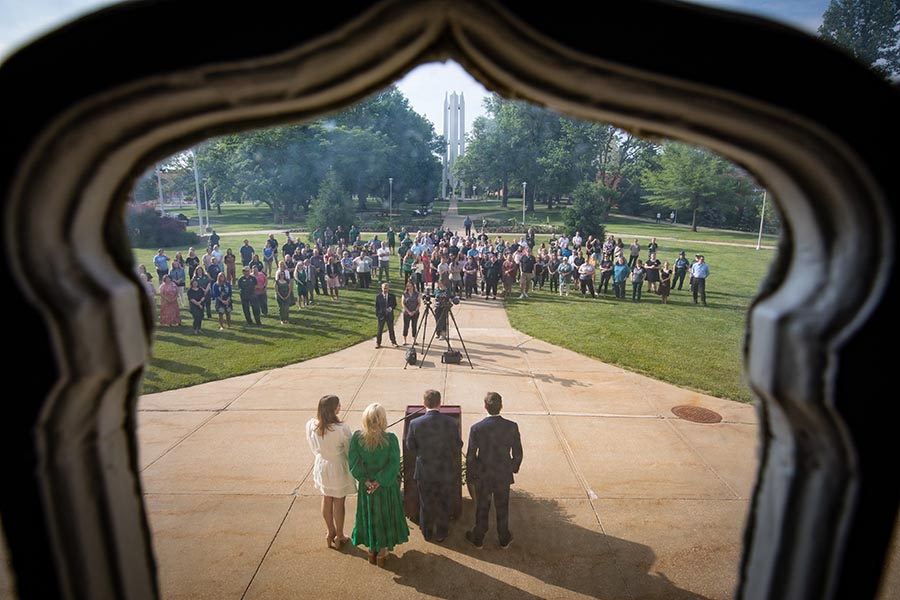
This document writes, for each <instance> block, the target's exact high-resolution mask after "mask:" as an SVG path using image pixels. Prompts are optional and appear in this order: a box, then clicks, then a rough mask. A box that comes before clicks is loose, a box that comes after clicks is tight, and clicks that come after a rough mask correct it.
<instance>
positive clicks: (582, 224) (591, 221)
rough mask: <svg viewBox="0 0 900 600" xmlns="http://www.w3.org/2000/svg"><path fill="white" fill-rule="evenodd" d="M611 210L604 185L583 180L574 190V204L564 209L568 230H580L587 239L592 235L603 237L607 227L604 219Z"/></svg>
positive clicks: (564, 221) (571, 231) (572, 231)
mask: <svg viewBox="0 0 900 600" xmlns="http://www.w3.org/2000/svg"><path fill="white" fill-rule="evenodd" d="M608 212H609V202H607V201H606V200H604V198H603V186H602V185H601V184H600V183H597V182H589V181H583V182H581V183H579V184H578V186H577V187H576V188H575V191H573V192H572V206H570V207H569V208H567V209H566V210H564V211H563V223H564V224H565V226H566V231H568V232H569V233H574V232H576V231H580V232H581V235H582V236H584V238H585V239H587V236H589V235H592V236H594V237H595V238H596V237H599V238H600V239H603V238H604V237H605V233H606V229H605V228H604V226H603V221H604V220H605V219H606V215H607V213H608Z"/></svg>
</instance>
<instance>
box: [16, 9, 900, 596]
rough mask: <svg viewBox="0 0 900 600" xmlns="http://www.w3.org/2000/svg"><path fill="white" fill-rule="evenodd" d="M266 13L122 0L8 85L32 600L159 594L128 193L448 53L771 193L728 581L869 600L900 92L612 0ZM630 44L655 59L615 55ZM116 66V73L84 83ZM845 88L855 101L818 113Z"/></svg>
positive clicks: (888, 518) (765, 591)
mask: <svg viewBox="0 0 900 600" xmlns="http://www.w3.org/2000/svg"><path fill="white" fill-rule="evenodd" d="M254 8H255V10H254V12H253V13H251V14H249V15H245V14H241V15H230V14H211V13H210V12H209V11H206V10H205V7H204V6H201V5H200V4H199V3H197V4H192V5H186V6H184V7H179V14H178V19H177V20H176V21H179V22H173V20H172V19H171V18H170V17H171V15H170V13H168V9H169V4H167V3H164V2H146V3H140V4H133V5H131V4H130V5H124V6H116V7H112V8H110V9H107V10H104V11H102V12H101V13H99V14H97V15H94V16H92V17H89V18H87V19H84V20H82V21H79V22H77V23H75V24H73V25H71V26H69V27H67V28H64V29H63V30H60V31H58V32H55V33H54V34H53V35H51V36H49V37H48V38H46V39H44V40H41V41H39V42H37V43H35V44H33V45H31V46H30V47H28V48H26V49H24V50H23V51H22V52H20V53H18V54H17V55H16V56H14V57H12V58H11V59H10V60H9V61H7V63H6V64H4V65H3V68H2V71H0V81H2V83H3V84H4V89H8V90H11V89H14V90H18V91H19V93H18V94H16V95H10V96H9V97H7V98H5V100H4V102H5V108H6V110H5V111H4V115H5V118H6V123H5V124H4V125H5V130H6V131H8V132H9V133H8V138H7V144H6V147H5V148H4V150H3V152H4V158H5V159H6V160H4V161H2V163H3V164H2V173H3V181H4V184H5V185H4V190H5V200H6V201H5V206H4V211H5V214H4V217H5V219H4V221H5V225H6V229H5V236H4V237H5V250H6V252H5V256H4V260H5V262H6V267H7V272H10V273H12V274H13V279H14V282H15V286H16V292H15V293H14V294H13V295H12V298H11V300H12V301H11V303H10V310H12V311H14V312H15V314H16V316H17V320H18V321H19V323H20V324H21V325H22V326H25V327H27V328H28V329H27V330H28V331H29V336H28V337H27V339H26V341H25V342H24V344H23V352H22V353H21V354H22V356H20V357H19V358H17V359H16V360H15V361H14V362H13V367H14V370H15V371H18V372H28V371H26V370H25V369H26V367H27V366H32V363H36V365H35V366H36V369H37V378H36V380H35V381H34V385H33V389H32V390H31V392H30V393H29V395H28V396H27V397H26V398H23V399H22V400H21V402H20V405H19V406H17V407H16V408H15V409H14V411H13V412H12V414H11V417H10V419H9V420H8V421H7V422H6V423H5V424H4V430H3V432H2V433H3V435H2V437H3V438H4V444H5V446H6V447H5V449H6V451H7V453H6V456H8V457H9V456H22V457H23V459H22V461H20V463H19V464H16V465H12V466H11V468H10V471H9V483H10V485H11V486H12V487H13V488H14V489H16V490H19V491H20V493H19V494H17V495H16V497H12V496H11V495H8V494H7V495H4V498H3V501H2V505H0V510H2V517H3V524H4V529H5V531H6V534H7V539H8V541H9V546H10V551H11V555H12V560H13V565H14V568H15V570H16V574H17V579H18V582H19V590H20V594H21V595H22V596H23V597H30V596H37V595H39V594H44V595H46V593H49V594H50V595H51V596H63V597H75V596H87V597H129V598H139V597H154V596H155V595H156V594H157V591H156V586H155V582H154V560H153V556H152V552H151V550H150V544H149V536H148V532H147V526H146V519H145V516H144V513H143V506H142V502H141V498H140V495H139V493H138V492H139V490H138V488H139V483H138V480H137V477H136V469H135V464H134V463H135V440H134V406H133V404H134V389H135V382H136V381H137V380H138V378H139V377H140V374H141V371H142V368H143V364H144V362H145V360H146V359H147V356H148V351H147V344H148V339H149V338H148V332H149V328H150V324H149V322H148V320H147V317H146V312H145V311H144V307H143V305H142V303H143V302H144V300H143V298H144V297H143V294H142V293H141V291H140V290H139V289H138V287H137V286H136V284H135V282H134V281H133V279H132V278H131V277H130V276H129V273H130V272H131V270H130V268H129V265H128V258H127V253H126V252H125V248H126V247H127V244H125V242H124V235H123V231H122V226H121V215H120V212H121V209H122V206H123V205H124V197H125V191H126V189H127V187H128V185H129V181H130V180H131V178H132V177H133V176H134V175H136V174H137V173H139V172H140V171H141V170H142V168H143V166H144V165H146V164H148V163H150V162H152V160H153V159H154V158H157V157H160V156H163V155H165V154H166V153H167V151H169V150H171V149H174V148H177V147H182V146H185V145H188V144H189V143H191V142H192V141H195V140H199V139H202V138H205V137H208V136H210V135H213V134H216V133H222V132H226V131H232V130H235V129H240V128H247V127H251V126H260V125H264V124H269V123H274V122H278V121H284V120H288V119H306V118H312V117H313V116H315V115H318V114H320V113H322V112H324V111H328V110H332V109H335V108H340V107H343V106H347V105H348V104H350V103H352V102H354V101H356V100H359V99H361V98H362V97H364V96H365V95H367V94H368V93H370V92H373V91H375V90H377V89H380V88H381V87H383V86H385V85H386V84H388V83H390V82H391V81H393V80H394V79H396V78H397V77H399V76H400V75H402V74H403V73H405V72H406V71H408V70H409V69H411V68H413V67H414V66H415V65H417V64H419V63H422V62H425V61H428V60H433V59H441V58H448V57H452V58H454V59H455V60H457V61H458V62H460V63H461V64H462V65H463V66H465V67H466V68H467V69H468V70H469V71H470V72H471V73H472V74H473V75H475V76H476V77H477V78H478V79H480V80H481V81H482V83H484V84H485V85H486V86H487V87H489V88H491V89H494V90H496V91H498V92H500V93H502V94H504V95H507V96H510V97H518V98H523V99H526V100H529V101H532V102H536V103H539V104H542V105H545V106H548V107H550V108H553V109H556V110H559V111H561V112H564V113H566V114H568V115H570V116H573V117H578V118H583V119H593V120H602V121H607V122H612V123H615V124H617V125H619V126H622V127H626V128H629V129H631V130H634V131H636V132H640V133H642V134H647V135H665V136H670V137H673V138H677V139H681V140H685V141H688V142H691V143H696V144H701V145H705V146H708V147H711V148H713V149H715V150H716V151H718V152H720V153H721V154H723V155H726V156H728V157H730V158H731V159H733V160H735V161H736V162H739V163H741V164H742V165H743V166H745V167H746V168H748V169H749V170H750V171H752V172H753V173H755V174H756V175H757V176H758V177H759V178H760V179H761V180H762V181H763V182H764V183H765V184H766V186H767V187H768V188H769V189H771V190H773V192H774V193H775V194H776V196H777V197H778V198H779V199H780V201H781V204H782V205H781V208H782V211H783V213H784V217H785V220H786V223H787V226H788V230H789V233H788V235H787V236H786V240H785V243H784V245H783V249H782V252H781V254H780V260H779V262H778V264H777V265H776V267H775V268H774V269H773V271H772V273H771V275H770V278H769V280H768V282H767V284H766V286H765V288H764V289H763V290H762V292H761V294H760V296H759V298H758V300H757V301H756V303H755V305H754V307H753V309H752V311H751V314H750V318H749V328H748V337H747V350H746V354H747V364H748V376H749V379H750V383H751V385H752V387H753V389H754V390H755V391H756V393H757V394H758V395H759V396H760V397H761V398H762V399H763V401H764V402H763V405H762V406H763V408H762V415H761V416H762V422H763V430H764V434H763V436H762V439H761V453H762V468H761V471H760V479H759V484H758V486H757V490H756V499H755V509H754V511H753V513H752V515H751V519H750V522H749V526H748V530H747V535H746V539H747V547H746V554H745V558H744V565H743V569H742V583H741V587H740V592H739V593H740V595H741V596H742V597H746V598H763V597H772V598H792V599H793V598H814V597H838V596H841V595H843V594H846V593H849V590H850V589H853V590H854V592H855V593H856V594H857V596H856V597H865V596H869V595H871V594H872V593H874V589H875V587H876V586H877V582H878V576H879V573H880V561H879V560H878V558H879V557H881V556H883V553H884V549H885V546H886V544H887V541H888V538H889V535H890V523H892V522H893V518H894V516H895V514H896V511H897V501H898V497H900V492H898V489H897V484H896V483H891V482H881V481H879V478H878V477H876V476H872V475H869V474H870V473H872V472H873V469H874V468H875V467H874V466H873V463H874V462H875V461H876V460H877V459H878V458H879V457H880V455H882V454H884V453H885V451H886V450H887V449H888V448H890V446H889V445H888V442H887V441H886V440H888V439H890V438H889V435H887V434H889V433H890V428H889V426H888V424H889V423H891V422H892V419H891V418H889V417H891V416H895V415H896V413H897V410H898V409H897V408H896V407H894V406H883V405H882V406H879V410H880V411H881V414H880V415H879V418H878V419H875V420H874V421H875V422H873V420H871V419H870V418H869V417H868V415H867V412H868V411H870V410H871V408H870V407H869V406H868V403H867V402H863V401H860V399H859V398H858V397H857V394H856V392H858V381H860V380H861V379H865V380H867V381H869V382H870V383H875V384H883V385H882V387H883V389H890V388H889V387H888V386H889V379H888V377H889V375H890V366H889V363H888V360H889V356H888V355H887V353H882V354H878V353H876V354H875V355H874V356H873V354H872V353H871V344H872V342H873V340H876V339H878V334H879V329H880V324H881V323H885V322H889V315H888V312H887V311H888V306H887V303H888V300H887V299H888V298H890V297H892V296H893V295H894V293H895V292H896V278H895V276H894V260H895V254H896V245H897V242H896V230H895V229H896V214H894V212H893V210H895V207H894V206H893V205H892V204H891V202H894V203H895V202H896V198H897V196H898V194H897V183H896V181H895V180H894V179H893V178H892V175H893V174H892V172H891V169H892V168H893V165H892V164H890V162H889V161H888V155H889V153H887V152H885V151H884V149H885V148H888V147H890V144H892V143H894V142H895V140H896V139H897V137H898V136H897V133H898V124H897V119H896V114H897V107H898V104H900V102H898V97H897V92H896V90H894V89H891V88H890V87H889V86H888V85H887V84H885V83H884V82H882V81H880V80H878V79H877V78H876V77H875V76H874V75H872V74H870V73H868V72H867V71H866V70H864V69H863V68H861V67H859V66H858V65H856V64H854V63H852V62H851V61H850V60H849V59H847V58H846V57H844V56H843V55H842V54H840V53H838V52H837V51H834V50H831V49H829V48H827V47H825V46H823V45H821V44H819V43H817V42H815V41H814V40H812V39H811V38H807V37H806V36H804V35H802V34H799V33H797V32H793V31H791V30H787V29H784V28H781V27H778V26H775V25H772V24H767V23H765V22H763V21H761V20H757V19H754V18H750V17H741V16H734V15H727V14H724V13H718V12H715V11H712V10H709V9H704V8H698V7H691V6H682V5H677V4H670V3H666V2H651V1H649V0H646V1H633V2H628V3H617V4H616V5H613V6H608V7H604V10H605V11H606V15H605V18H606V20H608V21H610V22H615V23H620V24H621V27H618V28H611V29H610V30H609V31H606V32H604V35H602V36H598V35H597V33H596V31H594V29H593V26H592V19H589V18H584V17H585V15H583V14H581V13H580V12H579V10H580V5H578V4H577V3H574V2H571V3H563V4H562V5H559V4H558V3H556V4H555V5H554V8H553V10H554V13H555V14H556V15H561V17H562V18H561V20H559V21H556V20H551V19H547V18H546V17H547V15H546V9H545V8H542V7H537V6H535V7H534V8H528V7H522V6H520V5H519V4H517V3H512V2H499V1H498V2H475V1H463V2H457V3H449V2H445V1H441V0H430V1H426V2H416V1H413V0H388V1H384V2H380V3H375V4H372V3H367V2H358V3H352V2H351V3H341V5H340V6H327V7H323V8H324V10H325V14H324V15H321V16H320V17H319V18H317V19H316V20H315V21H314V22H313V21H312V20H310V19H301V20H297V19H293V18H291V17H293V15H288V14H285V13H284V8H283V6H281V5H280V4H279V3H276V2H267V1H264V2H262V3H261V4H260V3H257V4H256V5H254ZM201 24H202V27H201V26H200V25H201ZM163 25H165V26H166V27H167V28H168V31H170V32H171V36H172V37H173V39H177V38H178V36H179V35H183V36H185V39H187V35H190V36H198V37H199V38H200V40H199V43H197V44H196V45H195V47H194V49H195V51H194V52H191V53H186V52H184V51H183V49H181V48H159V49H158V50H159V51H158V52H155V53H152V54H150V55H149V58H140V57H142V56H144V54H142V50H145V49H146V47H147V45H149V44H150V43H151V41H152V40H153V39H154V34H153V32H154V31H157V30H158V28H159V27H161V26H163ZM181 28H183V29H181ZM636 31H640V32H641V33H642V34H645V35H651V36H652V37H653V39H654V41H655V46H653V47H648V48H635V47H633V46H632V45H630V44H628V43H627V42H628V38H627V35H628V34H629V33H631V34H633V33H635V32H636ZM141 32H146V33H141ZM763 37H764V39H765V40H766V47H765V48H764V49H761V50H759V54H756V55H748V54H746V49H747V48H750V47H757V48H758V46H757V45H756V42H757V40H758V39H759V38H763ZM97 40H102V41H103V43H102V44H101V43H97ZM657 48H664V49H665V51H658V50H657ZM154 49H156V47H155V46H154ZM111 53H115V54H116V55H123V56H130V57H133V59H132V60H131V62H130V64H129V65H128V67H129V68H128V69H127V70H123V71H115V70H111V69H102V68H97V65H103V64H106V63H105V62H104V59H106V60H108V59H109V56H108V55H109V54H111ZM34 73H41V77H40V78H39V79H38V80H37V81H34V79H33V74H34ZM836 87H842V88H845V89H852V90H853V94H852V95H851V96H849V97H845V98H846V99H844V98H842V101H841V102H840V103H838V102H836V101H833V100H832V98H834V95H833V90H834V88H836ZM34 244H37V245H38V246H39V247H40V248H45V247H49V246H51V245H53V244H58V246H57V247H58V248H59V251H57V252H50V253H48V254H41V253H39V252H28V251H25V250H24V249H26V248H30V247H31V246H32V245H34ZM847 273H852V274H853V276H854V277H855V278H856V280H857V281H858V284H853V285H847V283H846V278H847V275H846V274H847ZM890 411H893V412H890ZM73 515H77V519H76V518H72V517H73Z"/></svg>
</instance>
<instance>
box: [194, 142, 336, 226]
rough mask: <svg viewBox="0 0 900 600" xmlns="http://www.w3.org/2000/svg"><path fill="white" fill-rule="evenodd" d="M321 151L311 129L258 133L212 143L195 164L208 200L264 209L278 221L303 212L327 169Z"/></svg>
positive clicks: (202, 151)
mask: <svg viewBox="0 0 900 600" xmlns="http://www.w3.org/2000/svg"><path fill="white" fill-rule="evenodd" d="M322 146H323V141H322V130H321V128H320V127H319V126H317V125H287V126H281V127H272V128H268V129H258V130H255V131H250V132H246V133H240V134H236V135H230V136H225V137H223V138H219V139H217V140H214V141H213V142H211V143H209V145H208V146H207V147H203V148H201V149H200V150H198V153H197V154H198V164H199V165H200V169H201V171H202V172H203V173H205V174H206V175H207V176H208V178H209V181H208V186H207V187H208V188H209V187H211V188H212V194H213V200H214V201H216V202H222V201H236V202H253V203H261V204H265V205H267V206H268V207H269V208H270V209H271V210H272V217H273V219H275V220H281V221H282V222H284V221H290V220H292V219H293V218H294V213H295V212H296V211H297V210H298V209H304V210H305V209H307V208H308V207H309V202H310V198H311V197H312V196H313V194H315V192H316V190H317V188H318V187H319V183H320V182H321V180H322V177H323V176H324V173H325V171H326V169H327V164H323V161H322V158H321V156H322ZM207 192H209V189H208V190H207Z"/></svg>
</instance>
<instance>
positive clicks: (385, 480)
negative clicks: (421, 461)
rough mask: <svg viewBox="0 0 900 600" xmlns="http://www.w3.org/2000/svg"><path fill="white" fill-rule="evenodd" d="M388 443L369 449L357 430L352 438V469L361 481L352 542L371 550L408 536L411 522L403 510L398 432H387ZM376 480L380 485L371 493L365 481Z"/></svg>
mask: <svg viewBox="0 0 900 600" xmlns="http://www.w3.org/2000/svg"><path fill="white" fill-rule="evenodd" d="M386 435H387V439H388V443H387V444H385V445H383V446H380V447H378V448H376V449H375V450H372V451H370V450H367V449H366V448H365V446H363V444H362V441H363V437H362V433H361V432H359V431H357V432H356V433H354V434H353V437H352V438H351V439H350V451H349V456H348V458H349V460H350V473H351V474H352V475H353V477H354V478H356V480H357V481H359V493H358V495H357V497H356V498H357V502H356V523H355V524H354V526H353V536H352V539H353V544H354V545H356V546H359V545H364V546H366V547H367V548H369V550H371V551H372V552H377V551H379V550H381V549H382V548H387V549H388V550H393V549H394V546H396V545H398V544H402V543H403V542H406V541H408V540H409V526H408V525H407V524H406V515H404V514H403V495H402V494H401V493H400V483H399V481H398V480H397V477H398V476H399V474H400V444H399V443H398V442H397V436H396V435H394V434H393V433H387V434H386ZM367 480H368V481H377V482H378V484H379V487H378V489H377V490H375V493H374V494H369V493H368V490H367V489H366V483H365V482H366V481H367Z"/></svg>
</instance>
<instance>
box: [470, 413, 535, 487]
mask: <svg viewBox="0 0 900 600" xmlns="http://www.w3.org/2000/svg"><path fill="white" fill-rule="evenodd" d="M521 464H522V440H521V438H520V436H519V426H518V425H517V424H516V423H515V422H514V421H508V420H507V419H504V418H503V417H501V416H500V415H497V416H490V417H485V418H484V419H482V420H481V421H479V422H478V423H475V424H474V425H472V428H471V429H470V430H469V447H468V449H467V450H466V476H467V478H468V477H471V478H472V479H473V480H474V479H485V480H491V481H493V482H494V483H513V481H514V479H513V473H518V472H519V466H521Z"/></svg>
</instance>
